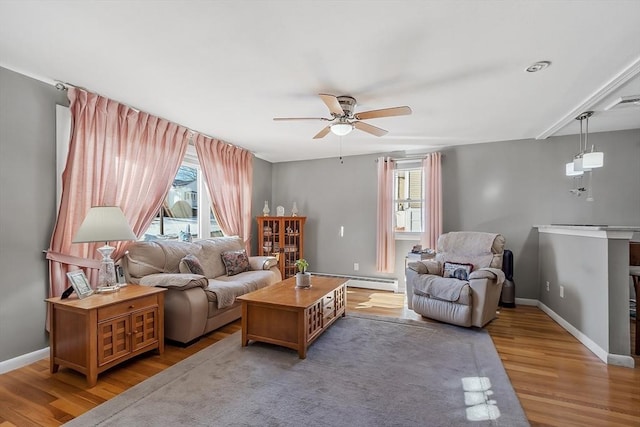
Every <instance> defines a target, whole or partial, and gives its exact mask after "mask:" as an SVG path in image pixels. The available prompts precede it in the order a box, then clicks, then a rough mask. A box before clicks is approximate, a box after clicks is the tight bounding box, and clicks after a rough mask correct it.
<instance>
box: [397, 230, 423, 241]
mask: <svg viewBox="0 0 640 427" xmlns="http://www.w3.org/2000/svg"><path fill="white" fill-rule="evenodd" d="M420 234H422V233H415V232H412V233H409V232H401V231H396V232H395V235H394V238H395V240H412V241H415V240H417V241H420Z"/></svg>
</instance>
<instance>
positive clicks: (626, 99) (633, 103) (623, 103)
mask: <svg viewBox="0 0 640 427" xmlns="http://www.w3.org/2000/svg"><path fill="white" fill-rule="evenodd" d="M629 107H640V95H631V96H621V97H620V98H618V99H616V100H615V101H613V103H611V104H610V105H609V106H608V107H606V108H605V110H606V111H609V110H619V109H622V108H629Z"/></svg>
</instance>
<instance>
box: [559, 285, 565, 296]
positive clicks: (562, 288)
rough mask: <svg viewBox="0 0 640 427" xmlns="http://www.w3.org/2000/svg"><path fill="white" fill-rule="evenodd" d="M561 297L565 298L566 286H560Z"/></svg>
mask: <svg viewBox="0 0 640 427" xmlns="http://www.w3.org/2000/svg"><path fill="white" fill-rule="evenodd" d="M560 298H564V286H560Z"/></svg>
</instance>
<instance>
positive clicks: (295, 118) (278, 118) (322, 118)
mask: <svg viewBox="0 0 640 427" xmlns="http://www.w3.org/2000/svg"><path fill="white" fill-rule="evenodd" d="M273 120H275V121H284V120H331V119H325V118H324V117H274V118H273Z"/></svg>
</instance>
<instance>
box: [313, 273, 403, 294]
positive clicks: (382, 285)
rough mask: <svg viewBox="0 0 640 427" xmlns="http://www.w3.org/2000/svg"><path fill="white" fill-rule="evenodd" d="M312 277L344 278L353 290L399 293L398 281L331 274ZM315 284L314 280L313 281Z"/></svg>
mask: <svg viewBox="0 0 640 427" xmlns="http://www.w3.org/2000/svg"><path fill="white" fill-rule="evenodd" d="M311 275H312V276H324V277H342V278H345V279H349V281H348V282H347V287H352V288H366V289H376V290H379V291H393V292H398V279H386V278H382V277H362V276H349V275H346V274H331V273H313V272H311ZM311 282H312V283H313V279H311Z"/></svg>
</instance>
